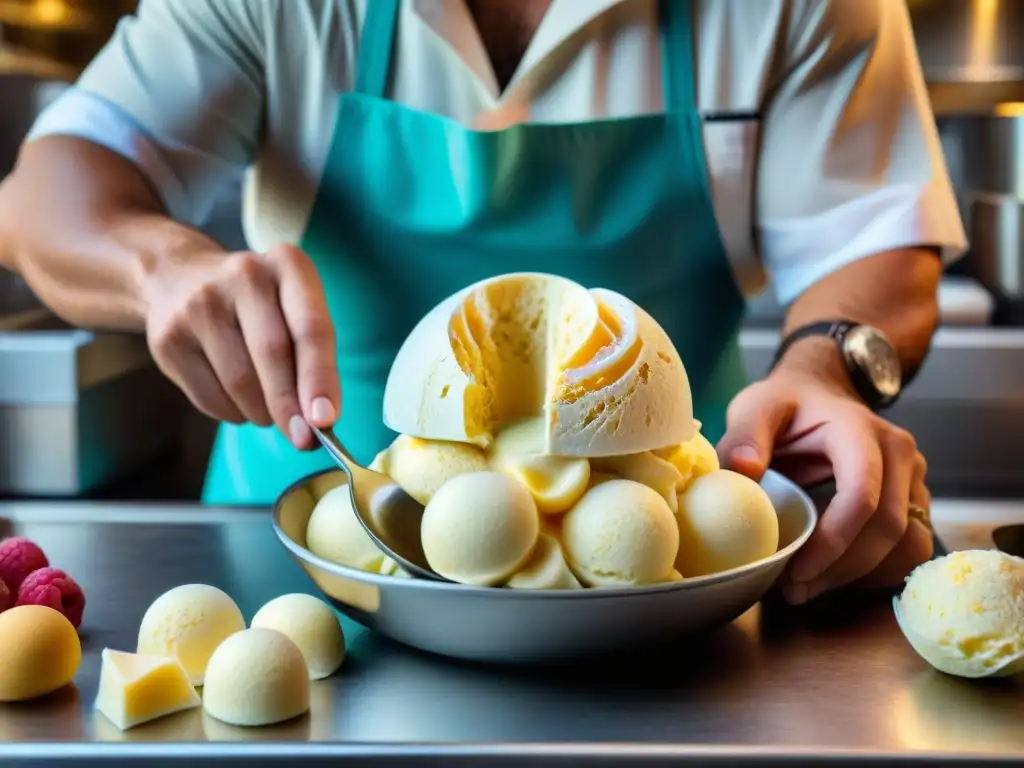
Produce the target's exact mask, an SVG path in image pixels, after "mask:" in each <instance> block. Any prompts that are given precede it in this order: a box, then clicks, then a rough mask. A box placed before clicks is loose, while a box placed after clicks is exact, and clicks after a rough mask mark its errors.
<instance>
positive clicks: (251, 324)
mask: <svg viewBox="0 0 1024 768" xmlns="http://www.w3.org/2000/svg"><path fill="white" fill-rule="evenodd" d="M237 272H238V280H237V281H236V282H237V285H238V293H237V300H236V301H237V315H238V324H239V327H240V328H241V332H242V337H243V338H244V339H245V343H246V346H247V347H248V352H249V355H250V357H251V358H252V363H253V366H254V369H255V372H256V375H257V376H258V377H259V382H260V387H261V390H262V397H263V401H264V403H265V407H266V410H267V411H268V413H269V416H270V418H271V419H273V423H274V424H275V425H276V426H277V428H278V429H279V430H281V432H282V433H283V434H284V435H286V436H288V438H289V439H290V440H291V441H292V443H293V444H294V445H295V446H296V447H297V448H310V447H312V446H313V434H312V433H311V432H310V430H309V426H308V425H307V424H306V420H305V419H304V418H303V417H302V408H301V406H300V405H299V394H298V387H297V383H296V375H295V354H294V346H293V344H292V339H291V336H290V335H289V333H288V327H287V325H286V324H285V320H284V315H283V314H282V312H281V308H280V306H279V305H278V296H277V279H276V277H275V275H274V274H273V272H272V270H271V269H270V268H269V266H268V265H267V264H266V263H265V262H264V261H262V260H260V259H258V258H255V257H252V258H248V259H245V260H243V261H240V262H239V266H238V267H237Z"/></svg>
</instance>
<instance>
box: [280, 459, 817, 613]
mask: <svg viewBox="0 0 1024 768" xmlns="http://www.w3.org/2000/svg"><path fill="white" fill-rule="evenodd" d="M340 471H341V470H340V469H338V468H336V467H328V468H327V469H322V470H320V471H318V472H313V473H311V474H308V475H306V476H305V477H302V478H299V479H298V480H296V481H295V482H294V483H292V484H291V485H289V486H288V487H287V488H285V490H284V491H282V492H281V494H280V495H279V496H278V497H277V499H276V500H275V501H274V506H273V509H272V518H271V520H272V525H273V528H274V534H275V535H276V536H277V538H278V540H279V541H280V542H281V544H282V545H283V546H284V547H285V549H287V550H288V551H289V552H290V553H291V554H292V555H293V556H294V557H296V558H298V559H299V560H300V561H303V562H305V563H308V564H309V565H312V566H316V567H317V568H319V569H320V570H323V571H327V572H328V573H330V574H332V575H334V576H339V577H342V578H346V579H349V580H351V581H356V582H360V583H363V584H373V585H376V586H381V587H397V586H399V585H401V587H402V588H403V589H404V588H409V589H421V590H426V591H431V592H438V591H441V592H445V593H447V594H451V595H455V594H459V595H463V596H466V597H471V596H472V597H494V598H495V599H498V600H545V599H547V600H551V599H563V600H564V599H566V598H571V599H573V600H599V599H606V598H618V597H623V596H625V595H646V594H652V593H660V592H674V591H682V590H687V589H697V588H699V587H706V586H710V585H712V584H720V583H723V582H727V581H735V580H736V579H737V578H739V577H741V576H747V575H750V574H753V573H757V572H759V571H763V570H766V569H768V568H771V567H772V566H774V565H777V564H778V563H779V562H782V561H786V560H788V559H789V558H790V557H792V556H793V555H794V554H795V553H796V552H797V551H798V550H799V549H800V548H801V547H803V545H804V544H805V543H806V542H807V540H808V539H809V538H810V537H811V534H812V533H814V529H815V527H816V526H817V524H818V508H817V506H816V505H815V504H814V502H813V501H812V500H811V497H810V496H809V495H808V494H807V491H805V490H804V489H803V488H801V487H800V486H799V485H797V484H796V483H794V482H793V481H792V480H790V479H789V478H788V477H786V476H785V475H782V474H780V473H779V472H776V471H775V470H772V469H769V470H767V471H766V472H765V474H764V477H765V478H767V477H769V476H770V477H772V478H773V480H775V481H776V482H780V483H781V484H782V485H784V486H786V487H787V489H788V490H789V492H791V493H793V494H794V495H795V496H796V497H797V498H798V499H799V500H800V503H801V504H802V505H803V507H804V510H805V512H806V513H807V524H806V525H805V526H804V529H803V530H802V531H801V532H800V535H799V536H797V537H796V538H795V539H794V540H793V541H792V542H790V543H789V544H788V545H787V546H785V547H783V548H782V549H780V550H778V551H777V552H775V553H773V554H771V555H769V556H768V557H765V558H762V559H761V560H755V561H754V562H752V563H747V564H746V565H741V566H739V567H738V568H730V569H729V570H727V571H719V572H718V573H712V574H708V575H707V576H694V577H692V578H688V579H687V578H684V579H682V580H681V581H668V582H661V583H658V584H647V585H644V586H642V587H637V586H621V587H591V588H589V589H502V588H500V587H476V586H471V585H469V584H459V583H457V582H443V581H432V580H428V579H417V578H415V577H411V578H405V577H396V576H389V575H385V574H381V573H373V572H371V571H363V570H360V569H358V568H352V567H350V566H347V565H341V564H339V563H332V562H331V561H330V560H324V559H323V558H322V557H318V556H317V555H314V554H313V553H312V552H310V551H309V550H308V549H306V548H305V547H302V546H300V545H299V544H298V542H296V541H294V540H293V539H292V538H291V537H289V536H288V535H287V534H286V533H285V532H284V529H283V528H282V527H281V511H282V509H283V507H284V501H285V499H287V498H288V497H290V496H291V495H292V494H293V493H295V492H297V491H298V490H299V489H300V488H303V487H304V486H306V485H308V484H309V483H310V482H311V481H313V480H315V479H316V478H318V477H322V476H323V475H326V474H328V473H334V472H340ZM763 480H764V478H762V482H763Z"/></svg>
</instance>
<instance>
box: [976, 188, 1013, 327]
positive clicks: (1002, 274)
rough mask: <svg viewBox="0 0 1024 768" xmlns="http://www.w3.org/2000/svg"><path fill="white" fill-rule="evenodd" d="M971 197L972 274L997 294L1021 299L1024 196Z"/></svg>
mask: <svg viewBox="0 0 1024 768" xmlns="http://www.w3.org/2000/svg"><path fill="white" fill-rule="evenodd" d="M972 197H973V200H972V201H971V227H970V232H971V255H970V262H971V264H970V268H971V272H972V274H973V276H974V277H976V278H977V279H978V281H979V282H981V284H982V285H984V286H985V287H986V288H988V289H989V290H990V291H992V292H993V293H994V294H996V295H997V296H998V297H1000V298H1003V299H1013V300H1018V299H1024V210H1022V205H1024V198H1021V197H1017V196H1015V195H1008V194H998V193H985V192H977V193H974V194H973V195H972ZM1022 319H1024V318H1022Z"/></svg>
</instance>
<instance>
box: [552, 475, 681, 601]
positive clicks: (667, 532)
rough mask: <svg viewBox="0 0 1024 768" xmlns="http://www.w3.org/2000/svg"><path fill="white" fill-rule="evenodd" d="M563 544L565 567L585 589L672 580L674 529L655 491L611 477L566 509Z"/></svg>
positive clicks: (676, 540) (676, 533)
mask: <svg viewBox="0 0 1024 768" xmlns="http://www.w3.org/2000/svg"><path fill="white" fill-rule="evenodd" d="M562 545H563V547H564V549H565V554H566V559H567V560H568V563H569V567H570V568H572V570H573V572H574V573H575V574H576V576H577V578H578V579H579V580H580V581H581V582H583V583H584V584H585V585H587V586H588V587H607V586H623V585H628V584H634V585H642V584H656V583H658V582H663V581H669V580H671V579H672V575H671V572H672V570H673V563H674V561H675V557H676V552H677V550H678V549H679V529H678V527H677V525H676V520H675V516H674V515H673V514H672V510H670V509H669V508H668V504H667V503H666V502H665V499H664V498H663V497H662V496H661V494H659V493H658V492H657V491H654V490H652V489H651V488H648V487H647V486H646V485H641V484H640V483H637V482H634V481H632V480H610V481H608V482H606V483H602V484H600V485H598V486H596V487H595V488H591V489H590V490H589V491H587V493H586V494H585V495H584V496H583V498H582V499H580V501H579V502H578V503H577V504H576V506H574V507H573V508H572V509H570V510H569V511H568V512H567V513H566V515H565V519H564V521H563V522H562Z"/></svg>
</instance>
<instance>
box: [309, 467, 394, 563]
mask: <svg viewBox="0 0 1024 768" xmlns="http://www.w3.org/2000/svg"><path fill="white" fill-rule="evenodd" d="M306 549H308V550H309V551H310V552H312V553H313V554H314V555H316V556H317V557H322V558H323V559H324V560H329V561H330V562H332V563H338V564H339V565H347V566H348V567H350V568H358V569H359V570H361V571H370V572H372V573H377V572H379V570H380V567H381V564H382V563H383V562H384V553H383V552H381V550H380V548H379V547H378V546H377V545H376V544H374V542H373V539H371V538H370V536H369V534H368V533H367V532H366V529H365V528H363V524H362V523H360V522H359V518H358V517H357V516H356V513H355V510H354V509H353V508H352V497H351V495H350V494H349V491H348V484H342V485H339V486H337V487H335V488H332V489H331V490H329V491H327V493H325V494H324V496H323V498H321V499H320V501H318V502H317V504H316V507H314V508H313V514H312V515H310V517H309V522H308V523H307V524H306Z"/></svg>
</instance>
